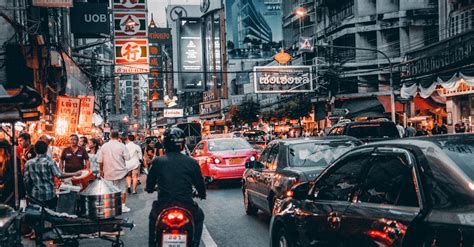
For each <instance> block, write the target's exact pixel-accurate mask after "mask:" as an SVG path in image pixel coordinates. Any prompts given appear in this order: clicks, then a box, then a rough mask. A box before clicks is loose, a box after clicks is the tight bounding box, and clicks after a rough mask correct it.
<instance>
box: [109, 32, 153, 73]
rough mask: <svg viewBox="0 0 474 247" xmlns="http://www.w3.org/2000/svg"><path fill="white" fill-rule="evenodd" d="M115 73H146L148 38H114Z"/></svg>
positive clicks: (147, 66)
mask: <svg viewBox="0 0 474 247" xmlns="http://www.w3.org/2000/svg"><path fill="white" fill-rule="evenodd" d="M115 64H116V66H115V73H117V74H143V73H148V71H149V65H148V40H147V39H127V40H115Z"/></svg>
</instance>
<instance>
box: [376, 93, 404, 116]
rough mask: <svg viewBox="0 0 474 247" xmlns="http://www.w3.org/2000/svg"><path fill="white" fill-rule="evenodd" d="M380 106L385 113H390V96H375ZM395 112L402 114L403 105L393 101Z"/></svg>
mask: <svg viewBox="0 0 474 247" xmlns="http://www.w3.org/2000/svg"><path fill="white" fill-rule="evenodd" d="M377 99H378V100H379V101H380V104H382V105H383V108H384V109H385V112H392V110H391V108H390V96H377ZM395 112H403V104H402V103H400V102H397V101H395Z"/></svg>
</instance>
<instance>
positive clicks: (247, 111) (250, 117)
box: [229, 100, 260, 125]
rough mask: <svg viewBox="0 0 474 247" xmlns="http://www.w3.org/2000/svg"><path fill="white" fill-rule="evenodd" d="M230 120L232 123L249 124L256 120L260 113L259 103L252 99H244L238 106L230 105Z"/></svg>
mask: <svg viewBox="0 0 474 247" xmlns="http://www.w3.org/2000/svg"><path fill="white" fill-rule="evenodd" d="M229 114H230V116H231V121H232V123H234V125H238V124H248V125H251V124H252V123H254V122H257V121H258V116H257V115H259V114H260V104H259V103H258V102H254V101H253V100H247V101H244V102H243V103H242V104H241V105H239V106H231V107H230V109H229Z"/></svg>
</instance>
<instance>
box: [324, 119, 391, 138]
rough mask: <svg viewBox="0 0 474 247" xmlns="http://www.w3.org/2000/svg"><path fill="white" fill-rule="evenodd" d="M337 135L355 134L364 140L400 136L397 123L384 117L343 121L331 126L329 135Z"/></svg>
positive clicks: (354, 135)
mask: <svg viewBox="0 0 474 247" xmlns="http://www.w3.org/2000/svg"><path fill="white" fill-rule="evenodd" d="M337 135H347V136H353V137H355V138H357V139H359V140H361V141H363V142H374V141H381V140H387V139H398V138H400V133H399V132H398V129H397V126H396V125H395V123H393V122H391V121H388V120H384V119H380V120H372V121H355V122H352V121H350V120H344V121H341V122H340V123H337V124H336V125H334V126H333V127H331V129H330V130H329V132H328V136H337Z"/></svg>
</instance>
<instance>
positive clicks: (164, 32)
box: [148, 27, 172, 45]
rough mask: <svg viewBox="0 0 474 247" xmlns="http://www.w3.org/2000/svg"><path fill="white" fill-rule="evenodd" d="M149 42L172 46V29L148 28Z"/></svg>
mask: <svg viewBox="0 0 474 247" xmlns="http://www.w3.org/2000/svg"><path fill="white" fill-rule="evenodd" d="M148 42H150V43H151V44H164V45H171V44H172V40H171V28H159V27H148Z"/></svg>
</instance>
